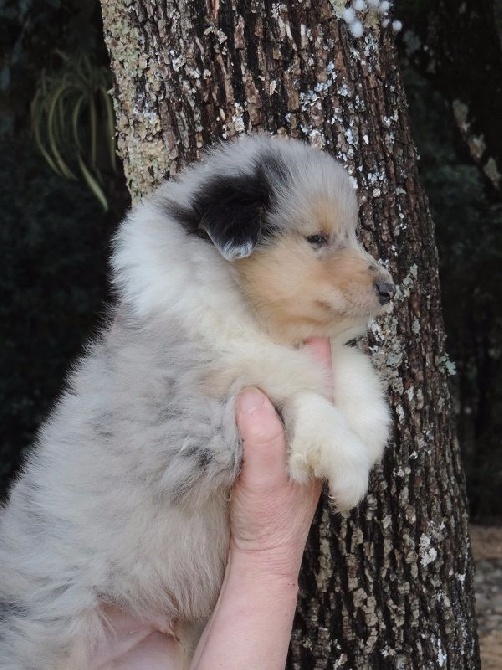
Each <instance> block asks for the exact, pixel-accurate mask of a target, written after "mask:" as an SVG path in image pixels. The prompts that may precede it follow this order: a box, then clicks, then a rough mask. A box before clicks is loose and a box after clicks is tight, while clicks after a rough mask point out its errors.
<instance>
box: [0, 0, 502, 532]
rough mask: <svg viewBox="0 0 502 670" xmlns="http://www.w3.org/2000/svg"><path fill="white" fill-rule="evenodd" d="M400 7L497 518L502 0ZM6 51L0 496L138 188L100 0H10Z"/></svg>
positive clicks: (463, 388)
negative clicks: (114, 90) (131, 185)
mask: <svg viewBox="0 0 502 670" xmlns="http://www.w3.org/2000/svg"><path fill="white" fill-rule="evenodd" d="M395 4H396V7H395V12H394V13H395V15H396V16H397V17H398V18H400V19H401V20H402V22H403V24H404V29H403V31H401V33H400V35H399V37H398V42H399V48H400V53H401V57H402V66H403V72H404V80H405V85H406V90H407V96H408V101H409V106H410V113H411V118H412V126H413V136H414V138H415V143H416V145H417V148H418V151H419V153H420V156H421V161H420V170H421V175H422V180H423V183H424V185H425V188H426V190H427V193H428V196H429V201H430V207H431V210H432V213H433V218H434V220H435V222H436V232H437V243H438V247H439V252H440V263H441V266H440V273H441V282H442V291H443V304H444V316H445V321H446V330H447V335H448V351H449V354H450V357H451V358H452V359H453V360H454V362H455V364H456V369H457V374H456V375H455V377H453V379H452V385H453V392H454V397H455V409H456V413H457V418H458V429H459V440H460V443H461V446H462V451H463V454H464V463H465V466H466V475H467V487H468V495H469V500H470V506H471V514H472V517H473V518H474V519H475V520H477V521H478V522H483V521H486V522H488V521H492V520H493V519H494V518H499V519H500V518H501V517H502V496H501V495H500V492H501V491H502V448H501V439H502V351H501V346H502V262H501V261H502V198H501V192H500V189H501V183H500V179H499V177H497V172H496V170H495V171H494V169H493V166H494V165H495V166H496V165H498V166H500V165H501V164H502V160H500V158H501V156H500V153H502V150H501V146H499V143H502V134H501V133H500V121H501V119H502V114H500V115H499V111H500V110H499V107H498V105H502V89H501V87H502V55H501V54H502V50H501V43H500V35H501V30H500V17H501V16H502V9H501V8H502V0H478V2H475V3H473V2H472V0H471V2H459V1H457V0H434V2H432V0H420V1H418V0H398V1H397V2H396V3H395ZM462 6H463V7H464V9H462ZM462 32H464V33H465V36H466V37H467V38H468V46H465V44H466V43H465V42H464V41H463V40H462ZM474 36H477V37H474ZM457 43H458V44H460V45H464V47H462V49H460V50H458V49H457V48H456V46H455V45H456V44H457ZM0 50H1V51H0V53H1V61H0V181H1V184H2V188H1V190H0V213H1V214H0V217H1V218H0V253H1V258H0V292H1V300H0V329H1V330H0V337H1V340H0V341H1V343H2V346H1V348H0V426H1V439H0V492H2V494H4V493H5V491H6V488H7V486H8V481H9V479H10V478H11V477H12V474H13V473H14V472H15V470H16V468H17V467H18V466H19V463H20V461H21V459H22V453H23V450H24V449H25V448H26V447H27V446H28V445H29V444H30V443H31V442H32V441H33V439H34V436H35V434H36V429H37V426H38V425H39V423H40V421H41V420H42V419H43V418H45V417H46V416H47V413H48V411H49V409H50V406H51V404H52V403H53V401H54V399H55V398H56V397H57V395H58V393H59V392H60V390H61V388H62V384H63V380H64V377H65V373H66V372H67V370H68V367H69V366H70V365H71V363H72V361H73V360H75V357H76V356H77V355H78V353H79V352H80V351H81V350H82V346H83V343H85V341H86V340H87V339H88V338H89V337H91V336H92V334H93V332H95V331H96V328H97V327H98V326H99V322H100V319H101V318H102V315H103V314H104V309H105V305H106V302H107V301H108V300H109V296H108V294H107V283H106V273H107V266H106V261H107V257H108V252H109V242H110V238H111V235H112V234H113V231H114V229H115V226H116V224H117V222H118V221H119V220H120V218H121V217H122V216H123V213H124V211H125V210H126V209H127V207H128V205H129V196H128V194H127V190H126V188H125V183H124V178H123V175H122V173H121V169H120V164H119V162H118V161H117V160H116V158H115V151H114V145H113V114H112V110H111V106H110V98H109V95H108V92H109V90H110V88H111V86H112V81H111V75H110V73H109V70H108V62H107V54H106V50H105V47H104V44H103V40H102V34H101V19H100V7H99V2H98V1H97V0H4V2H3V4H2V5H1V6H0ZM500 109H502V107H501V108H500ZM497 161H498V162H497Z"/></svg>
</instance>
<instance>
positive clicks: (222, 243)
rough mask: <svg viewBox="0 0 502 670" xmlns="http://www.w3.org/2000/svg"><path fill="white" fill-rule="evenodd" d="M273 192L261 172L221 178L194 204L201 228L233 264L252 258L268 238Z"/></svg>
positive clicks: (204, 187) (209, 183) (213, 180)
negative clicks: (262, 241)
mask: <svg viewBox="0 0 502 670" xmlns="http://www.w3.org/2000/svg"><path fill="white" fill-rule="evenodd" d="M270 199H271V192H270V185H269V183H268V180H267V179H266V177H265V174H264V172H263V171H262V170H261V169H257V170H256V172H255V173H254V174H253V175H248V174H244V173H242V174H237V175H217V176H214V177H213V178H211V179H209V180H208V181H207V182H206V183H205V184H203V185H202V186H201V188H200V189H199V191H198V192H197V193H196V194H195V197H194V199H193V200H192V207H193V209H194V212H195V215H196V217H197V219H198V221H199V228H200V229H201V230H203V231H205V232H206V233H207V235H208V236H209V237H210V238H211V240H212V242H213V244H214V246H215V247H216V248H217V249H218V251H219V252H220V253H221V255H222V256H223V257H224V258H226V259H227V260H229V261H233V260H235V259H238V258H245V257H246V256H249V255H250V254H251V252H252V251H253V249H254V248H255V246H256V245H257V244H258V242H259V240H260V238H261V237H262V236H265V234H266V232H267V230H266V228H267V226H266V212H267V209H268V207H269V206H270Z"/></svg>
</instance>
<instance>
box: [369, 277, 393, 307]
mask: <svg viewBox="0 0 502 670" xmlns="http://www.w3.org/2000/svg"><path fill="white" fill-rule="evenodd" d="M373 286H374V288H375V293H376V294H377V296H378V302H379V303H380V304H381V305H388V304H389V302H390V301H391V300H392V298H393V297H394V296H395V295H396V287H395V286H394V284H391V283H390V282H386V281H376V282H375V283H374V284H373Z"/></svg>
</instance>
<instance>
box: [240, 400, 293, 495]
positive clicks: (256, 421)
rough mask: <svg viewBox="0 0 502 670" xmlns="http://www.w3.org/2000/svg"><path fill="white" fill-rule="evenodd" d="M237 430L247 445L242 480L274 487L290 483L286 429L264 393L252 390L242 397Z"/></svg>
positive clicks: (245, 446) (245, 445)
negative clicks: (288, 479) (281, 483)
mask: <svg viewBox="0 0 502 670" xmlns="http://www.w3.org/2000/svg"><path fill="white" fill-rule="evenodd" d="M237 426H238V428H239V432H240V435H241V439H242V441H243V445H244V458H243V467H242V473H241V480H243V482H244V483H249V484H259V485H263V486H274V485H277V484H278V483H279V482H282V481H284V480H285V479H287V466H286V441H285V437H284V429H283V426H282V423H281V420H280V419H279V417H278V415H277V412H276V411H275V409H274V407H273V405H272V403H271V402H270V400H269V399H268V398H267V396H266V395H265V394H264V393H262V392H261V391H259V390H258V389H256V388H248V389H244V391H243V392H242V393H241V394H240V395H239V397H238V399H237Z"/></svg>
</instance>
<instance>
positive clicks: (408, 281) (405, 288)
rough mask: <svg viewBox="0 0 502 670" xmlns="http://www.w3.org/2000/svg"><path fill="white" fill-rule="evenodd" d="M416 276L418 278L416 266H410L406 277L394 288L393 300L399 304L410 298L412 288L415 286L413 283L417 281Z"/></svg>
mask: <svg viewBox="0 0 502 670" xmlns="http://www.w3.org/2000/svg"><path fill="white" fill-rule="evenodd" d="M417 276H418V267H417V266H416V264H415V263H413V265H410V269H409V270H408V273H407V274H406V277H405V278H404V279H403V281H402V282H401V283H400V284H398V285H397V286H396V297H395V300H398V301H399V302H401V301H402V300H405V299H406V298H409V297H410V295H411V291H412V289H413V286H414V285H415V282H416V280H417Z"/></svg>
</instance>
